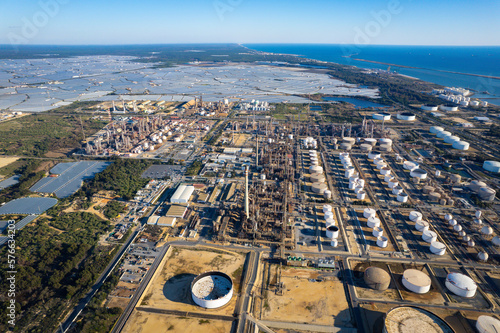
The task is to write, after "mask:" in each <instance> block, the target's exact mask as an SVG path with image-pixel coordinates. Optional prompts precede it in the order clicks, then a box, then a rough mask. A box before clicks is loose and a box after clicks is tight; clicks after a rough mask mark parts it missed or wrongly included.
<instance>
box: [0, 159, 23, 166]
mask: <svg viewBox="0 0 500 333" xmlns="http://www.w3.org/2000/svg"><path fill="white" fill-rule="evenodd" d="M18 159H19V158H18V157H0V168H3V167H4V166H7V165H9V164H11V163H14V162H15V161H17V160H18Z"/></svg>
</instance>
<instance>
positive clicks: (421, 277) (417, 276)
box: [403, 269, 431, 287]
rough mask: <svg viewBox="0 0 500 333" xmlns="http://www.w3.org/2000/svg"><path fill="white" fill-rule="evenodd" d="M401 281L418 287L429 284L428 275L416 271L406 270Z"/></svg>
mask: <svg viewBox="0 0 500 333" xmlns="http://www.w3.org/2000/svg"><path fill="white" fill-rule="evenodd" d="M403 279H405V280H406V281H408V282H410V283H411V284H413V285H415V286H418V287H426V286H429V285H430V284H431V278H430V277H429V275H427V274H425V273H424V272H422V271H419V270H417V269H407V270H406V271H404V273H403Z"/></svg>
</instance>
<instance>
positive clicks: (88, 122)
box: [0, 113, 104, 157]
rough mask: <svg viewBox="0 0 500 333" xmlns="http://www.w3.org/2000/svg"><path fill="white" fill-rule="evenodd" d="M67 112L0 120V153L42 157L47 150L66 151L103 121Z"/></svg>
mask: <svg viewBox="0 0 500 333" xmlns="http://www.w3.org/2000/svg"><path fill="white" fill-rule="evenodd" d="M81 119H82V123H80V117H79V116H74V115H68V114H54V113H39V114H32V115H28V116H25V117H22V118H17V119H13V120H10V121H6V122H2V123H0V154H5V155H18V156H34V157H43V156H46V154H47V153H48V152H58V151H59V152H61V151H63V152H67V151H70V150H72V149H74V148H77V147H79V145H80V141H82V139H83V134H82V124H83V130H84V132H85V135H87V136H89V135H91V134H94V133H95V132H97V131H98V130H100V129H101V128H102V127H103V126H104V123H103V122H102V121H99V120H95V119H91V117H90V116H88V115H82V116H81Z"/></svg>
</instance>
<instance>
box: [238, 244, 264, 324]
mask: <svg viewBox="0 0 500 333" xmlns="http://www.w3.org/2000/svg"><path fill="white" fill-rule="evenodd" d="M259 260H260V253H259V252H251V254H250V257H249V260H248V266H247V269H246V272H245V275H246V279H245V289H244V290H243V293H242V294H241V296H240V303H239V305H240V306H239V307H238V308H237V309H236V314H237V315H238V327H237V329H236V331H237V332H238V333H244V332H245V326H246V313H247V309H248V304H249V302H250V293H251V291H252V289H253V286H254V283H255V279H256V277H257V271H258V269H259Z"/></svg>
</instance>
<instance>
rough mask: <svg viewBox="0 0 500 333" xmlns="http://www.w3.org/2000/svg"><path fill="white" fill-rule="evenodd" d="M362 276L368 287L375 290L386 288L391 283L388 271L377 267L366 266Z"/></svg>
mask: <svg viewBox="0 0 500 333" xmlns="http://www.w3.org/2000/svg"><path fill="white" fill-rule="evenodd" d="M363 278H364V280H365V283H366V284H367V285H368V287H370V288H372V289H375V290H386V289H387V288H389V285H390V284H391V276H390V275H389V273H387V272H386V271H384V270H383V269H382V268H378V267H368V268H367V269H366V270H365V274H364V276H363Z"/></svg>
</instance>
